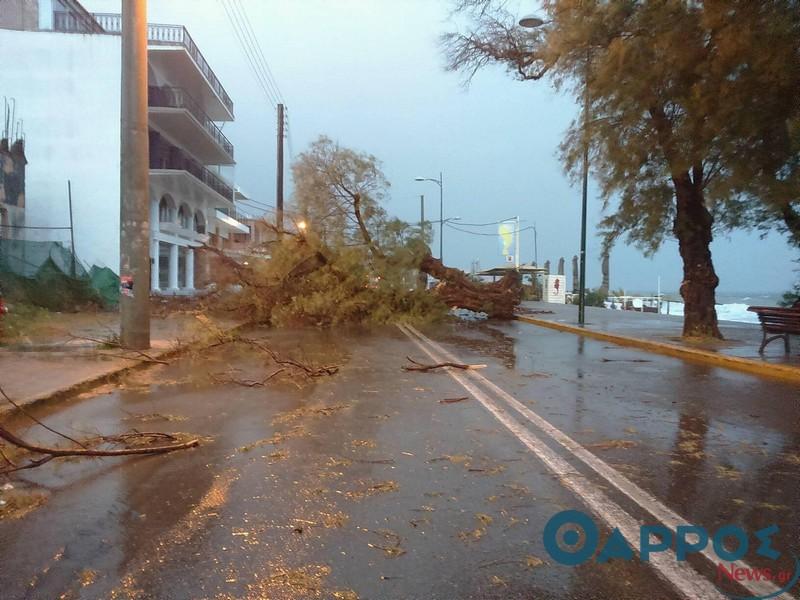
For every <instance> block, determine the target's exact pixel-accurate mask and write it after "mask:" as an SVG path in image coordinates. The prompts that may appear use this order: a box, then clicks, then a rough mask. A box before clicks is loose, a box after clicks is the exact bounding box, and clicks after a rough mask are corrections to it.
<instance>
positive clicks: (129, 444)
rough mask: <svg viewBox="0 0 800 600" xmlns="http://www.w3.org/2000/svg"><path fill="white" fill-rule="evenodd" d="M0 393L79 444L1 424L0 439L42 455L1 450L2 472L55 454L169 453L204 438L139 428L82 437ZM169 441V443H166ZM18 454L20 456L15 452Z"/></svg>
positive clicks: (30, 466) (34, 464)
mask: <svg viewBox="0 0 800 600" xmlns="http://www.w3.org/2000/svg"><path fill="white" fill-rule="evenodd" d="M0 394H1V395H2V396H3V397H4V398H5V399H6V400H7V401H8V402H10V403H11V404H12V405H13V406H15V407H16V408H17V409H18V410H20V411H21V412H22V413H23V414H25V415H26V416H27V417H28V418H30V419H31V420H33V421H34V422H35V423H37V424H38V425H41V426H42V427H44V428H45V429H46V430H48V431H49V432H51V433H53V434H55V435H57V436H59V437H62V438H64V439H65V440H68V441H70V442H72V443H73V444H75V445H76V446H78V447H77V448H63V447H50V446H40V445H37V444H33V443H30V442H28V441H26V440H24V439H22V438H20V437H19V436H17V435H16V434H15V433H13V432H12V431H10V430H9V429H7V428H6V427H4V426H2V425H0V440H4V441H5V442H7V443H8V444H11V445H12V446H14V447H16V448H19V449H21V450H23V451H25V452H27V453H29V454H32V455H39V457H38V458H32V457H31V458H30V460H28V462H26V463H22V464H20V463H17V462H15V461H14V460H12V459H11V457H9V456H8V455H7V454H6V453H5V452H4V451H3V450H2V449H0V454H2V457H3V460H4V461H5V463H6V465H7V466H6V467H3V468H0V475H7V474H9V473H13V472H15V471H22V470H25V469H33V468H35V467H40V466H42V465H43V464H45V463H48V462H50V461H51V460H53V459H55V458H66V457H83V456H92V457H100V456H132V455H143V454H165V453H168V452H174V451H176V450H185V449H187V448H194V447H195V446H197V445H199V444H200V441H199V440H198V439H195V438H193V439H189V440H185V441H184V440H182V439H181V436H178V435H176V434H170V433H160V432H139V431H132V432H128V433H122V434H118V435H104V436H97V437H94V438H90V439H87V440H82V441H79V440H76V439H74V438H72V437H70V436H68V435H66V434H64V433H61V432H60V431H56V430H55V429H53V428H51V427H49V426H47V425H45V424H44V423H43V422H42V421H40V420H39V419H37V418H36V417H34V416H33V415H31V414H30V413H28V412H27V411H25V409H23V408H22V407H21V406H19V405H18V404H17V403H16V402H14V401H13V400H12V399H11V398H10V397H9V396H8V395H7V394H6V393H5V391H4V390H3V389H2V388H0ZM165 442H169V443H166V444H165ZM109 446H112V448H109ZM113 446H116V447H113ZM15 458H18V457H16V456H15Z"/></svg>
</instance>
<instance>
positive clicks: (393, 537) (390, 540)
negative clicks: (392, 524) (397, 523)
mask: <svg viewBox="0 0 800 600" xmlns="http://www.w3.org/2000/svg"><path fill="white" fill-rule="evenodd" d="M368 531H369V533H372V534H374V535H377V536H380V537H382V538H383V539H384V540H386V542H387V544H386V545H382V544H373V543H368V544H367V546H369V547H370V548H375V549H376V550H382V551H383V553H384V554H385V555H386V557H387V558H397V557H398V556H403V554H405V553H406V551H405V550H404V549H403V548H402V543H403V538H401V537H400V536H399V535H398V534H397V533H396V532H394V531H392V530H391V529H378V530H368Z"/></svg>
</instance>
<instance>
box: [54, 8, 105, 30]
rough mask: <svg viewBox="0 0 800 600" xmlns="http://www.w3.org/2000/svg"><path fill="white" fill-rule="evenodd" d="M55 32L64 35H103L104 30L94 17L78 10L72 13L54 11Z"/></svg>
mask: <svg viewBox="0 0 800 600" xmlns="http://www.w3.org/2000/svg"><path fill="white" fill-rule="evenodd" d="M53 31H59V32H62V33H103V28H102V27H101V26H100V24H99V23H98V22H97V21H95V20H94V19H93V18H92V15H91V14H90V13H88V12H86V11H84V10H83V8H80V9H78V8H76V9H73V10H71V11H62V10H56V11H53Z"/></svg>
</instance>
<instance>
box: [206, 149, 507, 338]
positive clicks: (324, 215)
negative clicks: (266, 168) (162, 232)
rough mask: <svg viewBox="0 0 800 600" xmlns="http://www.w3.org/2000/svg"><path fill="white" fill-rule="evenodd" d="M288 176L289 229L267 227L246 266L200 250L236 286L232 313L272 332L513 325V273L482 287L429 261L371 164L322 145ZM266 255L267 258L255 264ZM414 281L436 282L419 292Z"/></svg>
mask: <svg viewBox="0 0 800 600" xmlns="http://www.w3.org/2000/svg"><path fill="white" fill-rule="evenodd" d="M292 170H293V175H294V181H295V198H294V202H295V207H296V212H294V213H293V212H287V214H288V215H289V218H290V220H294V221H295V223H294V226H293V227H291V228H289V229H288V230H287V229H283V228H279V227H278V226H276V225H273V224H271V223H269V222H268V221H266V220H265V221H264V222H263V225H264V226H266V227H268V228H271V229H272V230H273V231H274V233H275V238H276V239H275V240H273V241H271V242H268V243H266V244H265V245H264V247H263V248H258V249H254V250H257V251H254V253H253V257H252V260H250V259H249V258H248V260H247V261H246V263H245V262H244V261H243V260H239V261H237V260H235V259H234V258H232V257H230V256H228V255H226V254H225V253H224V252H222V251H221V250H219V249H217V248H212V247H205V248H203V251H205V252H210V253H213V254H214V255H215V257H216V258H217V259H218V260H219V261H221V263H222V264H223V265H224V266H226V267H227V272H228V273H229V274H230V275H231V276H232V277H233V278H234V280H235V282H236V283H238V284H239V285H240V286H241V292H240V293H237V294H236V295H235V297H233V298H231V304H232V308H235V309H239V310H244V311H245V312H246V313H247V315H246V316H247V317H248V318H249V319H252V320H254V321H260V322H269V323H271V324H274V325H297V324H312V325H322V326H325V325H336V324H342V323H387V322H393V321H408V320H413V321H427V320H434V319H436V318H438V317H441V316H443V315H445V314H446V313H447V310H448V309H450V308H453V307H457V308H466V309H469V310H472V311H475V312H484V313H486V314H487V315H488V316H489V317H490V318H500V319H510V318H512V316H513V313H514V309H515V307H516V306H517V305H518V304H519V302H520V300H521V296H522V287H521V284H520V276H519V274H518V273H517V272H512V273H509V274H507V275H506V276H504V277H503V279H501V280H500V281H498V282H495V283H488V284H487V283H482V282H479V281H474V280H472V279H470V278H469V277H467V276H466V275H465V274H464V273H463V272H462V271H459V270H458V269H454V268H451V267H447V266H445V265H443V264H442V262H441V261H440V260H438V259H436V258H433V256H431V253H430V250H429V243H430V241H431V239H432V237H431V230H430V228H429V227H428V225H427V224H425V223H423V224H421V225H420V227H419V228H415V227H412V226H411V225H409V224H408V223H405V222H403V221H401V220H400V219H396V218H389V217H388V216H387V215H386V212H385V210H384V209H383V208H382V207H381V201H382V200H383V199H384V198H385V197H386V195H387V189H388V187H389V183H388V181H386V178H385V177H384V175H383V173H382V172H381V170H380V163H379V162H378V160H377V159H376V158H375V157H373V156H371V155H368V154H364V153H359V152H355V151H353V150H350V149H347V148H343V147H341V146H339V145H338V144H337V143H335V142H333V141H332V140H330V139H328V138H325V137H321V138H320V139H318V140H317V141H316V142H314V143H313V144H312V145H311V147H310V149H309V150H307V151H306V152H303V153H302V154H300V155H299V156H298V158H297V160H296V161H295V163H294V164H293V166H292ZM301 223H302V226H300V225H301ZM266 254H268V255H269V256H270V259H269V260H259V259H258V258H257V257H258V256H259V255H261V256H263V255H266ZM421 274H427V275H430V276H431V277H433V278H434V279H436V280H437V281H438V284H437V285H436V286H435V287H434V288H433V289H432V290H431V291H429V290H426V289H425V286H424V285H420V282H421V280H425V279H426V277H425V276H424V275H423V276H422V277H421V276H420V275H421Z"/></svg>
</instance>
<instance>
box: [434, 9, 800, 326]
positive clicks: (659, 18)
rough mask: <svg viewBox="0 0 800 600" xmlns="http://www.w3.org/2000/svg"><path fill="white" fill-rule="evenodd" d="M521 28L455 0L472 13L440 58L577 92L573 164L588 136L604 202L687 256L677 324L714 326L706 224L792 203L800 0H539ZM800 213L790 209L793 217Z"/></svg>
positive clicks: (505, 12) (614, 220)
mask: <svg viewBox="0 0 800 600" xmlns="http://www.w3.org/2000/svg"><path fill="white" fill-rule="evenodd" d="M543 9H544V12H543V14H542V17H543V20H544V23H543V24H542V26H541V27H539V28H537V29H533V30H531V29H523V28H521V27H519V26H517V24H516V15H514V14H512V13H511V12H510V10H509V5H508V2H506V1H503V0H461V1H460V2H459V3H458V4H457V7H456V10H457V12H458V13H461V14H462V15H466V16H467V17H468V22H469V23H470V25H469V27H468V29H467V30H465V31H457V32H453V33H449V34H446V35H445V36H444V44H445V49H446V54H447V57H448V66H449V67H450V68H451V69H454V70H462V71H465V72H466V73H467V74H468V76H469V77H472V76H473V75H474V74H475V73H476V72H477V71H478V70H479V69H480V68H481V67H484V66H486V65H489V64H501V65H504V66H505V67H507V68H508V69H509V71H510V72H511V74H512V75H513V76H515V77H517V78H519V79H522V80H537V79H542V78H545V77H546V78H549V79H550V80H551V81H552V82H553V83H554V84H555V85H556V86H557V87H559V88H560V87H563V86H568V87H571V89H574V90H575V92H576V94H577V95H578V96H580V97H582V98H587V108H588V118H587V119H585V120H584V119H583V118H578V119H576V120H575V121H574V122H573V124H572V125H571V127H570V129H569V131H568V132H567V135H566V137H565V140H564V142H563V144H562V156H563V159H564V161H565V164H566V167H567V169H568V170H569V171H570V172H572V173H576V171H577V170H578V169H579V168H580V164H581V159H582V157H583V152H584V149H585V148H586V147H587V146H588V149H589V152H590V157H591V164H592V167H593V171H594V175H595V177H596V178H597V180H598V181H599V183H600V187H601V192H602V195H603V199H604V208H605V209H606V210H607V216H606V217H605V218H604V220H603V222H602V228H603V229H604V233H605V241H606V243H607V244H609V245H610V244H612V243H613V242H614V241H615V240H616V239H618V238H619V237H620V236H623V237H625V238H626V239H627V240H628V241H629V242H632V243H634V244H636V245H638V246H639V247H641V248H642V249H643V250H644V251H645V252H646V253H653V252H655V251H656V250H657V249H658V248H659V247H660V246H661V244H662V243H663V242H664V240H665V239H666V238H667V237H669V236H674V237H675V238H676V239H677V242H678V248H679V252H680V255H681V258H682V260H683V282H682V283H681V290H680V291H681V295H682V296H683V299H684V302H685V318H684V329H683V334H684V336H711V337H721V335H720V332H719V328H718V326H717V316H716V311H715V309H714V303H715V289H716V287H717V284H718V282H719V280H718V278H717V275H716V273H715V271H714V265H713V262H712V259H711V251H710V243H711V241H712V238H713V234H714V231H715V230H718V229H725V228H731V227H736V226H753V225H762V226H763V225H764V224H765V223H775V222H778V221H779V222H781V223H782V224H783V227H784V228H786V229H789V230H790V231H791V230H792V227H793V226H794V225H793V224H794V223H795V219H796V218H797V216H798V215H797V210H798V195H797V173H798V169H797V167H796V165H797V160H798V147H799V146H800V144H798V143H797V135H796V130H797V128H796V127H795V128H794V129H793V128H792V125H791V124H792V123H793V122H794V123H797V118H798V114H800V103H798V100H797V98H798V94H799V93H800V60H799V59H798V57H799V56H800V54H799V52H800V50H798V48H800V6H799V3H798V2H797V1H796V0H782V1H781V0H775V1H766V2H755V1H752V0H718V1H706V2H701V1H698V0H647V1H643V0H638V1H637V0H615V1H613V2H608V1H605V0H545V1H544V2H543ZM797 225H798V227H800V222H797Z"/></svg>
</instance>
